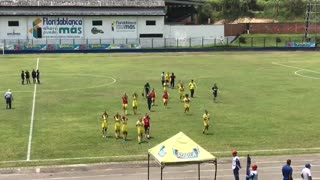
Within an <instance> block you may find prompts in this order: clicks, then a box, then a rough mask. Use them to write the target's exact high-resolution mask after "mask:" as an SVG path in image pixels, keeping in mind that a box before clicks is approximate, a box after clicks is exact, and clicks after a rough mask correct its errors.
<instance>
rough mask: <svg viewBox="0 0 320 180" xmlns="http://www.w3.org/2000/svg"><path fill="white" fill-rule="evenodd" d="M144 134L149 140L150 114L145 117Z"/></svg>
mask: <svg viewBox="0 0 320 180" xmlns="http://www.w3.org/2000/svg"><path fill="white" fill-rule="evenodd" d="M143 126H144V133H145V137H146V138H147V139H149V138H150V116H149V115H148V113H146V115H145V116H144V117H143Z"/></svg>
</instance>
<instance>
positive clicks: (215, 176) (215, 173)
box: [213, 160, 218, 180]
mask: <svg viewBox="0 0 320 180" xmlns="http://www.w3.org/2000/svg"><path fill="white" fill-rule="evenodd" d="M213 163H214V166H215V171H214V180H216V179H217V170H218V163H217V160H215V161H214V162H213Z"/></svg>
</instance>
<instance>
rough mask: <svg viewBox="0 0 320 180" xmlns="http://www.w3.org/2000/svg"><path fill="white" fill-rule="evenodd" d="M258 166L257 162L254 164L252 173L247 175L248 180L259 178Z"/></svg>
mask: <svg viewBox="0 0 320 180" xmlns="http://www.w3.org/2000/svg"><path fill="white" fill-rule="evenodd" d="M257 168H258V166H257V165H256V164H254V165H252V167H251V171H250V173H249V174H248V175H247V178H246V180H258V171H257Z"/></svg>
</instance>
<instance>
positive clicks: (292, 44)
mask: <svg viewBox="0 0 320 180" xmlns="http://www.w3.org/2000/svg"><path fill="white" fill-rule="evenodd" d="M287 47H306V48H314V47H316V42H301V43H300V42H288V43H287Z"/></svg>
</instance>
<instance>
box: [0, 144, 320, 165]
mask: <svg viewBox="0 0 320 180" xmlns="http://www.w3.org/2000/svg"><path fill="white" fill-rule="evenodd" d="M312 150H320V147H315V148H292V149H261V150H243V151H238V153H245V154H251V153H258V152H260V153H263V152H286V151H291V152H297V151H298V152H300V151H312ZM210 153H211V154H230V153H231V151H216V152H210ZM131 157H147V154H137V155H124V156H98V157H75V158H56V159H33V160H31V159H29V160H12V161H0V163H1V164H4V163H19V162H27V161H28V162H52V161H66V160H92V159H107V158H114V159H120V158H131Z"/></svg>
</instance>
